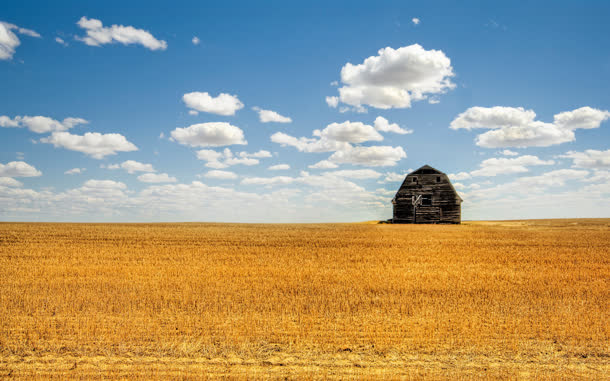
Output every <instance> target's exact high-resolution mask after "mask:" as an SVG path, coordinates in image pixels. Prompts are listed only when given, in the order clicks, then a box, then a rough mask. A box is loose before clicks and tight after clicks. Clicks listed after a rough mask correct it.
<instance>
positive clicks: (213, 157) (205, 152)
mask: <svg viewBox="0 0 610 381" xmlns="http://www.w3.org/2000/svg"><path fill="white" fill-rule="evenodd" d="M222 156H223V155H222V152H218V151H214V150H211V149H202V150H199V151H197V159H199V160H205V161H218V160H219V159H220V158H222Z"/></svg>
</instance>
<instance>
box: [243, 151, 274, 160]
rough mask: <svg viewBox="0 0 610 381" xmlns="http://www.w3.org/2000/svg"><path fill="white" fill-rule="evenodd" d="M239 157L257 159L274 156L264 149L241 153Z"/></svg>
mask: <svg viewBox="0 0 610 381" xmlns="http://www.w3.org/2000/svg"><path fill="white" fill-rule="evenodd" d="M237 155H238V156H239V157H256V158H259V159H261V158H266V157H272V156H273V155H271V152H269V151H266V150H264V149H262V150H259V151H256V152H252V153H250V152H245V151H242V152H240V153H238V154H237Z"/></svg>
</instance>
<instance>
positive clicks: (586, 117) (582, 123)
mask: <svg viewBox="0 0 610 381" xmlns="http://www.w3.org/2000/svg"><path fill="white" fill-rule="evenodd" d="M608 118H610V112H608V111H602V110H597V109H594V108H591V107H581V108H579V109H576V110H574V111H564V112H561V113H559V114H557V115H555V116H554V117H553V119H554V124H555V125H556V126H558V127H560V128H565V129H568V130H575V129H577V128H582V129H591V128H598V127H599V125H600V124H601V123H602V122H604V121H605V120H608Z"/></svg>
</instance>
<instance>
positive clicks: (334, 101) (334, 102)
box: [326, 97, 339, 108]
mask: <svg viewBox="0 0 610 381" xmlns="http://www.w3.org/2000/svg"><path fill="white" fill-rule="evenodd" d="M326 104H327V105H328V107H331V108H337V106H338V105H339V97H326Z"/></svg>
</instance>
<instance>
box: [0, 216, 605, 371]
mask: <svg viewBox="0 0 610 381" xmlns="http://www.w3.org/2000/svg"><path fill="white" fill-rule="evenodd" d="M609 254H610V220H548V221H544V220H542V221H521V222H513V221H511V222H489V223H467V224H463V225H458V226H421V225H418V226H397V225H375V224H319V225H316V224H303V225H299V224H294V225H255V224H253V225H242V224H19V223H2V224H0V376H2V375H12V376H22V377H40V378H46V377H49V376H56V377H61V378H64V377H77V378H79V377H80V378H92V377H129V378H138V377H141V378H165V377H182V376H193V375H195V376H196V375H212V376H214V375H217V376H218V375H229V376H250V377H252V376H265V375H266V376H273V377H275V376H291V377H295V376H306V377H333V376H337V377H346V376H363V377H370V376H379V375H382V376H386V377H395V376H407V377H421V376H428V377H435V378H439V377H440V378H451V377H456V376H458V377H459V376H461V377H471V376H481V377H501V378H505V377H548V378H555V377H569V378H572V377H591V378H601V377H604V376H607V375H608V374H610V344H609V343H610V340H609V339H610V324H609V321H608V317H609V314H610V313H609V311H610V303H609V301H610V255H609Z"/></svg>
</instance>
